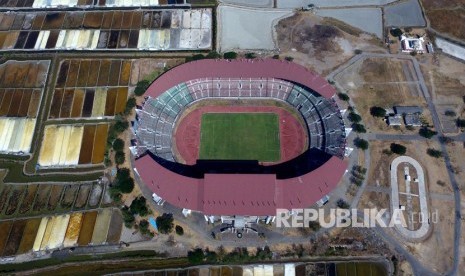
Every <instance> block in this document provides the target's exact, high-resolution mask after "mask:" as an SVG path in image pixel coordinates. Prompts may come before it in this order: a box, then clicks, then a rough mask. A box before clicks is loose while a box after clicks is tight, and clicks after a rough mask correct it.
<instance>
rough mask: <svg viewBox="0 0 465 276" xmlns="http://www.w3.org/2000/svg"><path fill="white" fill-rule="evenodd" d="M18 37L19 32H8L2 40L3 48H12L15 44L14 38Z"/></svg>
mask: <svg viewBox="0 0 465 276" xmlns="http://www.w3.org/2000/svg"><path fill="white" fill-rule="evenodd" d="M18 37H19V32H10V33H8V35H7V36H6V38H5V42H3V49H12V48H13V47H14V46H15V44H16V40H17V39H18Z"/></svg>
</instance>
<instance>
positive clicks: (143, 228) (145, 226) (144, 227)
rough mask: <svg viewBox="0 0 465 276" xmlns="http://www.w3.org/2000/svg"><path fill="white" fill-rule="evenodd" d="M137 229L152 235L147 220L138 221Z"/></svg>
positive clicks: (144, 233)
mask: <svg viewBox="0 0 465 276" xmlns="http://www.w3.org/2000/svg"><path fill="white" fill-rule="evenodd" d="M139 231H140V232H141V234H143V235H150V236H151V235H153V234H152V232H151V231H150V229H149V222H148V221H147V220H145V219H142V220H141V221H139Z"/></svg>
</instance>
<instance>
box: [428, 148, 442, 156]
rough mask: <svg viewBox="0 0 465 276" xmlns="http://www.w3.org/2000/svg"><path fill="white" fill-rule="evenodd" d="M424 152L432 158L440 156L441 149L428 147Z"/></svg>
mask: <svg viewBox="0 0 465 276" xmlns="http://www.w3.org/2000/svg"><path fill="white" fill-rule="evenodd" d="M426 153H427V154H428V155H429V156H432V157H434V158H439V157H442V151H440V150H437V149H432V148H429V149H427V150H426Z"/></svg>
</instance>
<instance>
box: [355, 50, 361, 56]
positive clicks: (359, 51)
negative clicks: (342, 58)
mask: <svg viewBox="0 0 465 276" xmlns="http://www.w3.org/2000/svg"><path fill="white" fill-rule="evenodd" d="M361 53H363V51H362V50H360V49H355V51H354V54H356V55H360V54H361Z"/></svg>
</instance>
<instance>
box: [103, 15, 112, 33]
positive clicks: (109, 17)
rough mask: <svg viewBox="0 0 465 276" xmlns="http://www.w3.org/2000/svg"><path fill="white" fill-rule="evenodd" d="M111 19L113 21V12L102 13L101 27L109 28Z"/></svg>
mask: <svg viewBox="0 0 465 276" xmlns="http://www.w3.org/2000/svg"><path fill="white" fill-rule="evenodd" d="M112 21H113V13H112V12H106V13H104V14H103V20H102V28H103V29H109V28H110V26H111V22H112Z"/></svg>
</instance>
